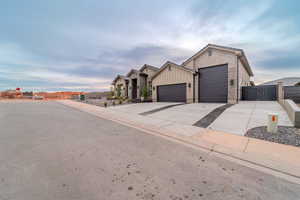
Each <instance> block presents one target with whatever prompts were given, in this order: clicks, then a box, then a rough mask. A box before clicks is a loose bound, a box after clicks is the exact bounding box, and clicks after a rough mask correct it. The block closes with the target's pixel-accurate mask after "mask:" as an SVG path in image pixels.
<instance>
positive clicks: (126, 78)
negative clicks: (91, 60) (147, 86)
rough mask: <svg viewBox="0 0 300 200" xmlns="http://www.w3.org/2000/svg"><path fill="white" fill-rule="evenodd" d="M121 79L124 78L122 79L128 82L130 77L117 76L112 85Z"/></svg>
mask: <svg viewBox="0 0 300 200" xmlns="http://www.w3.org/2000/svg"><path fill="white" fill-rule="evenodd" d="M119 78H122V79H125V80H128V77H126V76H123V75H118V76H117V77H116V78H115V79H114V80H113V82H112V84H115V83H116V82H117V80H118V79H119Z"/></svg>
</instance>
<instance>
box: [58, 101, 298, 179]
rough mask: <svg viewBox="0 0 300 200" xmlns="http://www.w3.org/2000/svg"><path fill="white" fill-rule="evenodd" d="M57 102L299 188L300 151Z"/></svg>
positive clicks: (197, 128)
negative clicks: (173, 141)
mask: <svg viewBox="0 0 300 200" xmlns="http://www.w3.org/2000/svg"><path fill="white" fill-rule="evenodd" d="M58 102H60V103H62V104H64V105H67V106H70V107H73V108H76V109H79V110H81V111H84V112H88V113H90V114H92V115H95V116H98V117H101V118H105V119H109V120H112V121H115V122H119V123H121V124H123V125H126V126H130V127H134V128H137V129H140V130H143V131H144V132H147V133H149V134H153V135H159V136H162V137H165V138H168V139H171V140H175V141H177V142H180V143H183V144H185V145H189V146H191V147H194V148H199V147H200V148H201V149H203V150H206V151H210V152H211V153H213V154H216V156H221V157H224V158H226V159H228V160H232V161H234V162H238V163H240V164H242V165H246V166H248V167H251V168H255V169H257V170H260V171H264V172H266V173H269V174H272V175H274V176H277V177H281V178H284V179H286V180H289V181H291V182H294V183H298V184H300V162H299V158H300V148H297V147H292V146H287V145H282V144H277V143H271V142H267V141H263V140H257V139H253V138H247V137H243V136H238V135H233V134H228V133H223V132H218V131H212V130H209V129H204V128H199V127H194V126H189V125H178V124H175V123H173V122H171V121H165V120H161V119H154V118H150V117H147V116H141V115H133V114H127V113H120V112H116V111H113V110H110V109H105V108H101V107H97V106H93V105H88V104H84V103H79V102H74V101H69V100H64V101H58Z"/></svg>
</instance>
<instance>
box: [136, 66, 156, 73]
mask: <svg viewBox="0 0 300 200" xmlns="http://www.w3.org/2000/svg"><path fill="white" fill-rule="evenodd" d="M146 68H149V69H152V70H153V71H159V68H158V67H154V66H152V65H148V64H144V65H143V66H142V67H141V69H140V70H139V71H140V72H142V71H143V70H144V69H146Z"/></svg>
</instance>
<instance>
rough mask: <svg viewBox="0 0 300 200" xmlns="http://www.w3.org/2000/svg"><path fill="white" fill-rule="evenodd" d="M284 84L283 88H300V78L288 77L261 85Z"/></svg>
mask: <svg viewBox="0 0 300 200" xmlns="http://www.w3.org/2000/svg"><path fill="white" fill-rule="evenodd" d="M279 82H282V84H283V86H300V77H287V78H282V79H277V80H274V81H268V82H265V83H263V84H261V85H277V84H278V83H279Z"/></svg>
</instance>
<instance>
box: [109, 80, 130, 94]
mask: <svg viewBox="0 0 300 200" xmlns="http://www.w3.org/2000/svg"><path fill="white" fill-rule="evenodd" d="M128 84H129V78H127V77H126V76H122V75H118V76H117V77H116V78H115V79H114V80H113V82H112V85H113V86H114V92H115V96H122V97H128Z"/></svg>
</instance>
